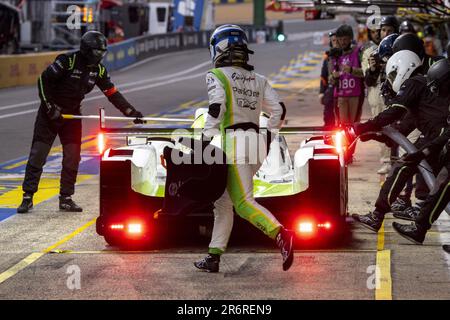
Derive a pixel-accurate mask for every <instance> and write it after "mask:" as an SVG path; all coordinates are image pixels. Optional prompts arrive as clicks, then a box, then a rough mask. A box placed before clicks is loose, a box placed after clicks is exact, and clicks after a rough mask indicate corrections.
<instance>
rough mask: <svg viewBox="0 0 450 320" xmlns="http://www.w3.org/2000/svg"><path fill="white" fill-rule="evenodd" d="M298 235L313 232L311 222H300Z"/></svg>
mask: <svg viewBox="0 0 450 320" xmlns="http://www.w3.org/2000/svg"><path fill="white" fill-rule="evenodd" d="M297 230H298V232H300V233H312V232H313V231H314V228H313V223H312V222H300V223H299V224H298V227H297Z"/></svg>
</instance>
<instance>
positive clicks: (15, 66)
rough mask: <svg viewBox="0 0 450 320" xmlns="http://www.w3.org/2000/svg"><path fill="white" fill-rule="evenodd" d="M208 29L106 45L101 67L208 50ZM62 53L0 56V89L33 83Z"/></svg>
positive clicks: (251, 30)
mask: <svg viewBox="0 0 450 320" xmlns="http://www.w3.org/2000/svg"><path fill="white" fill-rule="evenodd" d="M243 28H244V30H245V31H246V32H247V36H248V39H249V42H256V32H257V31H260V30H261V29H256V28H255V27H253V26H243ZM262 30H263V31H265V32H266V40H267V41H272V40H274V39H275V37H276V28H275V27H271V26H267V27H265V28H263V29H262ZM211 32H212V31H211V30H207V31H199V32H185V33H167V34H160V35H148V36H141V37H137V38H133V39H129V40H126V41H123V42H120V43H115V44H112V45H109V46H108V54H107V56H106V57H105V59H104V61H103V64H104V65H105V66H106V68H107V69H108V70H109V71H114V70H118V69H121V68H124V67H126V66H129V65H132V64H134V63H136V62H139V61H142V60H144V59H146V58H149V57H151V56H155V55H159V54H163V53H168V52H175V51H180V50H190V49H196V48H207V47H208V44H209V38H210V36H211ZM60 53H62V52H43V53H37V54H35V53H33V54H18V55H3V56H0V88H8V87H14V86H23V85H32V84H35V83H36V81H37V79H38V77H39V75H40V74H41V73H42V71H44V69H45V68H46V67H47V66H48V65H49V64H50V63H52V62H53V60H54V59H55V58H56V56H57V55H58V54H60Z"/></svg>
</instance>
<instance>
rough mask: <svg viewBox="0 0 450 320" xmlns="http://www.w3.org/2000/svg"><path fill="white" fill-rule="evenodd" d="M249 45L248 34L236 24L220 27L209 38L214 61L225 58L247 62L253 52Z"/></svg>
mask: <svg viewBox="0 0 450 320" xmlns="http://www.w3.org/2000/svg"><path fill="white" fill-rule="evenodd" d="M247 46H248V40H247V35H246V34H245V32H244V30H242V28H241V27H239V26H237V25H234V24H225V25H222V26H220V27H218V28H217V29H216V30H214V32H213V34H212V35H211V38H210V39H209V52H210V54H211V60H212V62H213V63H217V62H218V61H219V60H223V59H228V60H233V62H235V63H236V62H237V63H239V62H242V63H246V62H247V61H248V54H249V53H253V52H252V51H251V50H249V49H248V47H247Z"/></svg>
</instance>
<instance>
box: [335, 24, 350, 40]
mask: <svg viewBox="0 0 450 320" xmlns="http://www.w3.org/2000/svg"><path fill="white" fill-rule="evenodd" d="M336 37H338V38H339V37H350V38H352V39H353V28H352V27H351V26H349V25H348V24H343V25H342V26H340V27H339V28H337V30H336Z"/></svg>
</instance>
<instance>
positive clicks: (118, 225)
mask: <svg viewBox="0 0 450 320" xmlns="http://www.w3.org/2000/svg"><path fill="white" fill-rule="evenodd" d="M110 228H111V229H113V230H123V228H124V226H123V224H112V225H111V226H110Z"/></svg>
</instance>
